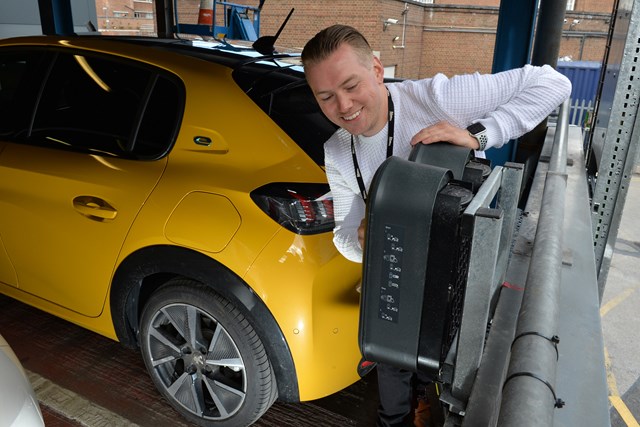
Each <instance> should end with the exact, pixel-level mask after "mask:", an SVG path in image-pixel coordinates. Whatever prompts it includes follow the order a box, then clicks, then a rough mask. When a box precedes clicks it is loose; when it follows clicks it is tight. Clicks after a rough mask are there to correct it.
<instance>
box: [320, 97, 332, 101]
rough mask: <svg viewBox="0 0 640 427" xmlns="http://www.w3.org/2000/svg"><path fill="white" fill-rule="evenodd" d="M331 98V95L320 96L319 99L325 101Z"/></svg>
mask: <svg viewBox="0 0 640 427" xmlns="http://www.w3.org/2000/svg"><path fill="white" fill-rule="evenodd" d="M331 98H333V96H332V95H328V96H323V97H321V98H320V101H322V102H326V101H328V100H330V99H331Z"/></svg>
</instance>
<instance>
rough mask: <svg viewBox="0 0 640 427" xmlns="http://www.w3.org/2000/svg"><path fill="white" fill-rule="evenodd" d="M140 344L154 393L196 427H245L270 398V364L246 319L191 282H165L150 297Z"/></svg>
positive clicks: (274, 389)
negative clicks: (155, 388)
mask: <svg viewBox="0 0 640 427" xmlns="http://www.w3.org/2000/svg"><path fill="white" fill-rule="evenodd" d="M140 344H141V350H142V357H143V358H144V363H145V365H146V367H147V370H148V371H149V374H150V375H151V378H152V379H153V382H154V383H155V385H156V387H157V388H158V389H159V390H160V392H161V393H162V395H163V396H164V397H165V398H166V399H167V400H168V401H169V402H170V403H171V405H172V406H173V407H174V408H175V409H176V410H178V412H180V413H181V414H182V415H183V416H184V417H185V418H187V419H188V420H189V421H191V422H193V423H196V424H198V425H202V426H217V425H224V426H247V425H250V424H252V423H253V422H255V421H256V420H257V419H258V418H260V416H261V415H262V414H264V413H265V412H266V411H267V409H269V407H270V406H271V404H272V403H273V402H274V401H275V399H276V397H277V387H276V383H275V377H274V375H273V370H272V368H271V364H270V362H269V359H268V357H267V354H266V352H265V350H264V347H263V344H262V342H261V341H260V338H259V337H258V335H257V333H256V332H255V330H254V329H253V327H252V326H251V324H250V323H249V321H248V320H247V318H245V316H244V315H243V314H242V313H241V312H240V311H239V310H238V308H237V307H235V306H234V305H233V304H232V303H231V302H229V301H227V300H226V299H224V298H222V297H221V296H220V295H218V294H217V293H216V292H214V291H213V290H211V289H209V288H207V287H205V286H203V285H202V284H199V283H197V282H194V281H191V280H185V279H177V280H172V281H170V282H169V283H167V284H166V285H164V286H163V287H161V288H160V289H159V290H158V291H157V292H155V293H154V294H153V295H152V296H151V297H150V299H149V301H148V303H147V304H146V306H145V308H144V310H143V313H142V317H141V325H140Z"/></svg>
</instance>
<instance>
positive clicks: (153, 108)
mask: <svg viewBox="0 0 640 427" xmlns="http://www.w3.org/2000/svg"><path fill="white" fill-rule="evenodd" d="M295 60H296V58H295V57H293V58H292V57H289V56H287V55H285V57H283V58H278V59H276V58H257V57H256V54H255V52H252V51H250V50H244V49H243V48H238V47H232V46H229V45H226V44H221V45H220V44H212V45H204V44H202V43H200V44H198V46H194V45H193V44H192V43H190V42H179V41H175V40H172V41H170V42H169V41H159V40H142V39H129V40H125V39H109V40H105V39H103V38H99V37H44V36H43V37H31V38H20V39H6V40H3V41H2V42H0V87H1V88H2V89H1V90H0V113H2V114H0V117H2V118H1V119H0V292H2V293H4V294H6V295H8V296H10V297H12V298H15V299H18V300H20V301H23V302H25V303H27V304H30V305H32V306H34V307H36V308H38V309H41V310H44V311H46V312H49V313H51V314H53V315H55V316H57V317H60V318H62V319H65V320H68V321H70V322H73V323H75V324H77V325H80V326H82V327H83V328H86V329H89V330H91V331H94V332H97V333H99V334H101V335H104V336H106V337H108V338H111V339H114V340H118V341H120V342H121V343H122V344H123V345H124V346H126V347H131V348H136V349H137V348H140V350H141V355H142V359H143V360H144V363H145V364H146V367H147V370H148V371H149V373H150V376H151V379H152V380H153V382H154V384H155V385H156V387H157V389H158V390H159V392H160V394H161V395H163V396H164V397H165V398H166V399H167V400H168V401H169V402H170V403H171V404H172V406H173V407H174V408H175V409H176V410H177V411H178V412H180V413H181V414H182V415H183V416H184V417H185V418H187V419H188V420H190V421H192V422H195V423H200V424H207V423H209V424H212V425H215V424H216V423H234V424H237V425H246V424H249V423H252V422H255V421H256V420H257V419H258V418H260V416H261V415H262V414H263V413H264V412H265V411H266V410H267V409H268V408H269V407H270V406H271V405H272V403H273V402H274V401H275V399H276V398H278V399H279V400H281V401H282V402H297V401H306V400H312V399H317V398H321V397H324V396H327V395H329V394H332V393H335V392H336V391H338V390H341V389H343V388H344V387H347V386H348V385H350V384H352V383H354V382H355V381H356V380H357V379H358V376H357V370H356V366H357V362H358V360H359V351H358V347H357V318H358V317H357V316H358V300H359V296H358V294H357V292H356V290H355V289H356V285H357V283H358V281H359V276H360V266H359V265H357V264H353V263H350V262H348V261H346V260H345V259H344V258H342V257H341V256H340V255H339V254H338V253H337V251H336V249H335V248H334V246H333V244H332V241H331V239H332V234H331V230H332V228H333V214H332V210H331V202H330V193H329V191H328V185H327V184H326V178H325V175H324V171H323V163H322V161H323V160H322V142H323V141H324V139H325V138H326V136H327V135H328V134H330V133H331V132H333V126H332V125H331V124H330V123H329V122H328V121H327V120H326V119H325V118H324V116H322V114H321V113H320V111H319V109H318V108H317V106H316V105H315V102H314V101H313V97H312V96H311V94H310V92H309V90H308V88H307V87H306V83H305V82H304V76H303V75H302V72H301V70H300V68H299V67H296V66H295V65H293V64H294V63H295ZM285 61H289V62H285ZM292 61H293V62H292Z"/></svg>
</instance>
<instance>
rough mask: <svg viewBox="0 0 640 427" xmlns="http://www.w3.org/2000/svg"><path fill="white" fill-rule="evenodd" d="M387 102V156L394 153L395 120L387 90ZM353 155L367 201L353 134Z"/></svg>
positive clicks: (359, 182)
mask: <svg viewBox="0 0 640 427" xmlns="http://www.w3.org/2000/svg"><path fill="white" fill-rule="evenodd" d="M387 102H388V105H389V108H388V109H389V126H388V127H387V158H389V157H391V156H392V155H393V122H394V112H393V100H392V99H391V94H390V93H389V91H388V90H387ZM351 156H352V157H353V170H354V171H355V173H356V180H357V181H358V187H359V188H360V195H361V196H362V200H364V202H365V203H366V202H367V189H366V188H365V186H364V181H363V179H362V173H361V172H360V166H358V158H357V157H356V145H355V143H354V141H353V135H351Z"/></svg>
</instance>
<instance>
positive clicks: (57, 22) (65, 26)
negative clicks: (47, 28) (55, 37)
mask: <svg viewBox="0 0 640 427" xmlns="http://www.w3.org/2000/svg"><path fill="white" fill-rule="evenodd" d="M51 7H52V10H53V23H54V26H55V31H56V34H60V35H71V34H73V33H74V31H73V17H72V14H71V0H51Z"/></svg>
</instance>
